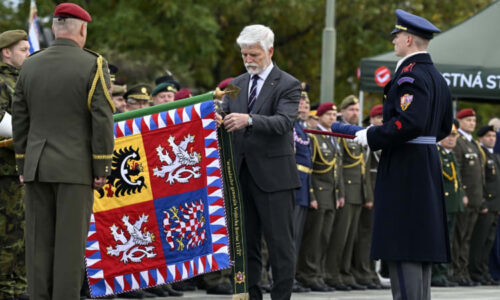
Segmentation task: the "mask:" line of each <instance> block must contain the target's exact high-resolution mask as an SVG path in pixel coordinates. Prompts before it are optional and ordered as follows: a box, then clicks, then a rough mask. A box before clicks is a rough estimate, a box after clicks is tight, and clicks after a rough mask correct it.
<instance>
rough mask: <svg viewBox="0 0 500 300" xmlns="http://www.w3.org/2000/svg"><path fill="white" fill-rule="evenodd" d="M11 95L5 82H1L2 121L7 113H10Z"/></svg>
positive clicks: (0, 115)
mask: <svg viewBox="0 0 500 300" xmlns="http://www.w3.org/2000/svg"><path fill="white" fill-rule="evenodd" d="M10 105H11V103H10V93H9V90H8V87H7V84H6V83H5V82H1V81H0V121H1V120H2V119H3V116H4V114H5V112H8V111H10V109H11V108H10Z"/></svg>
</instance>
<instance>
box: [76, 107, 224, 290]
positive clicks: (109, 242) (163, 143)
mask: <svg viewBox="0 0 500 300" xmlns="http://www.w3.org/2000/svg"><path fill="white" fill-rule="evenodd" d="M114 132H115V148H114V151H113V161H112V170H111V175H110V176H109V177H108V178H107V181H106V184H105V186H104V187H103V188H102V189H100V190H97V191H95V194H94V207H93V214H92V218H91V223H90V228H89V233H88V238H87V245H86V253H85V255H86V263H87V275H88V280H89V286H90V290H91V295H92V296H93V297H100V296H105V295H109V294H116V293H122V292H126V291H129V290H134V289H142V288H146V287H149V286H155V285H160V284H165V283H169V282H175V281H179V280H185V279H187V278H190V277H194V276H197V275H200V274H203V273H207V272H212V271H216V270H220V269H224V268H229V267H230V256H229V240H228V230H227V225H226V214H225V208H224V199H223V190H222V182H223V181H222V174H221V168H220V162H219V150H218V141H217V131H216V123H215V112H214V104H213V101H207V102H202V103H198V104H194V105H189V106H186V107H181V108H176V109H172V110H169V111H164V112H159V113H154V114H150V115H146V116H142V117H137V118H132V119H129V120H124V121H119V122H116V123H115V125H114Z"/></svg>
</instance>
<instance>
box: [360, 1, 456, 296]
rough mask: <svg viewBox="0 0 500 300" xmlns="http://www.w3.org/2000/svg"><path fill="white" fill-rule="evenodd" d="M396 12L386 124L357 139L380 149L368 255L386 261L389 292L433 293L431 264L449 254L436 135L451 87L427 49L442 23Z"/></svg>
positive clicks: (443, 126)
mask: <svg viewBox="0 0 500 300" xmlns="http://www.w3.org/2000/svg"><path fill="white" fill-rule="evenodd" d="M396 16H397V24H396V26H395V29H394V31H393V32H392V34H393V35H394V39H393V44H394V50H395V52H396V55H397V56H400V57H403V59H401V60H400V61H399V62H398V64H397V67H396V72H395V74H394V77H393V79H392V80H391V81H390V82H389V83H388V84H387V85H386V86H385V89H384V99H385V101H384V107H383V119H384V123H383V124H382V125H381V126H372V127H370V128H368V129H363V130H360V131H358V132H356V140H357V141H359V142H360V143H362V144H365V145H366V144H368V145H369V147H370V149H371V151H377V150H379V149H382V156H381V158H380V163H379V166H378V175H377V183H376V187H375V201H374V211H373V233H372V237H373V239H372V246H371V256H372V258H373V259H383V260H386V261H388V262H389V272H390V276H391V289H392V294H393V297H394V299H430V283H431V267H432V263H433V262H436V263H440V262H449V260H450V247H449V241H448V229H447V224H446V210H445V202H444V191H443V180H442V178H441V165H440V162H439V154H438V152H437V148H436V139H437V140H441V139H443V138H444V137H446V136H447V135H448V134H449V133H450V130H451V125H452V107H451V94H450V90H449V88H448V86H447V84H446V81H445V80H444V78H443V77H442V76H441V74H440V73H439V72H438V71H437V69H436V68H435V67H434V65H433V63H432V60H431V58H430V55H429V54H428V53H427V52H426V49H427V46H428V43H429V40H430V39H431V38H432V36H433V33H436V32H440V31H439V29H438V28H437V27H435V26H434V25H433V24H431V23H430V22H429V21H427V20H426V19H424V18H421V17H418V16H415V15H412V14H410V13H407V12H405V11H403V10H400V9H398V10H396Z"/></svg>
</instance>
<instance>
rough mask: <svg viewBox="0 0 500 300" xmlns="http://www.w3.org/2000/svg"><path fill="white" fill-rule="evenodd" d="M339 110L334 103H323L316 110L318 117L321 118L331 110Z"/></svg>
mask: <svg viewBox="0 0 500 300" xmlns="http://www.w3.org/2000/svg"><path fill="white" fill-rule="evenodd" d="M333 109H335V110H336V109H337V106H335V103H333V102H325V103H321V105H320V106H318V109H317V110H316V116H318V117H321V116H322V115H323V114H324V113H326V112H327V111H329V110H333Z"/></svg>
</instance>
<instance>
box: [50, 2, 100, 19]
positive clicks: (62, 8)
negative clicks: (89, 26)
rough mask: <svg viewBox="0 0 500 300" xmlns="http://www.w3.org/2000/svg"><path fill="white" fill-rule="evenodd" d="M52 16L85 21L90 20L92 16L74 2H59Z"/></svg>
mask: <svg viewBox="0 0 500 300" xmlns="http://www.w3.org/2000/svg"><path fill="white" fill-rule="evenodd" d="M54 17H60V18H75V19H80V20H83V21H85V22H90V21H92V17H91V16H90V14H89V13H88V12H87V11H86V10H85V9H83V8H81V7H80V6H78V5H76V4H75V3H68V2H66V3H61V4H59V5H58V6H56V10H55V11H54Z"/></svg>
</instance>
